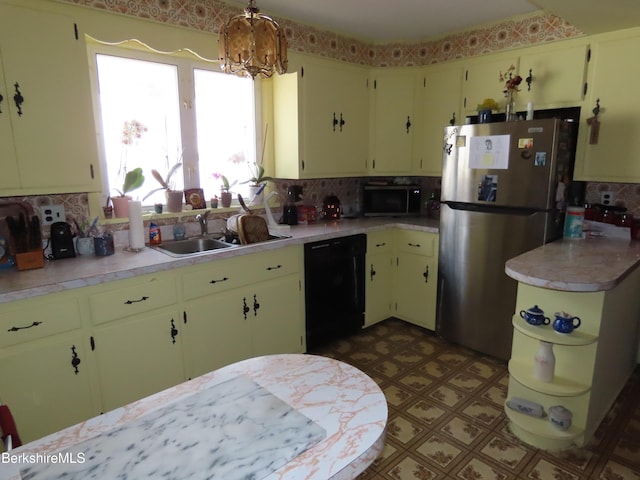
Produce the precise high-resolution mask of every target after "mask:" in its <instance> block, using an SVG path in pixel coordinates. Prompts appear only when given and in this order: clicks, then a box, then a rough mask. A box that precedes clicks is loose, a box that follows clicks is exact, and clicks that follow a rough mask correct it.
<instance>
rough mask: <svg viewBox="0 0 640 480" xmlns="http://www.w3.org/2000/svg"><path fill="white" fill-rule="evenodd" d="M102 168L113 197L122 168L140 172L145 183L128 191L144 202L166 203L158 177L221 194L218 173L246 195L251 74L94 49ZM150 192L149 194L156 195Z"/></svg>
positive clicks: (251, 151)
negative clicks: (180, 164)
mask: <svg viewBox="0 0 640 480" xmlns="http://www.w3.org/2000/svg"><path fill="white" fill-rule="evenodd" d="M95 51H96V71H97V78H98V92H99V94H98V97H99V98H98V100H99V106H100V120H101V128H102V135H103V144H104V165H103V168H104V172H105V175H104V176H105V177H106V179H107V182H108V185H105V188H107V189H108V191H109V193H110V194H111V195H117V194H118V192H117V190H122V185H123V180H124V175H125V174H126V172H127V171H129V170H131V169H133V168H136V167H140V168H142V169H143V172H144V176H145V182H144V184H143V186H142V187H141V188H140V189H138V190H135V191H133V192H131V193H130V194H131V195H132V196H133V197H138V198H140V199H144V201H143V203H144V204H145V205H152V204H154V203H165V198H164V192H162V187H161V184H160V182H158V181H156V180H155V179H154V177H153V175H152V172H151V170H152V169H155V170H157V171H158V173H160V175H161V176H162V177H163V179H166V176H167V174H168V172H169V171H170V169H171V168H172V167H173V166H174V165H175V164H176V163H179V162H181V163H182V167H181V168H178V170H176V173H175V174H174V175H173V176H172V177H171V179H170V182H169V183H170V187H171V188H173V189H176V190H181V189H187V188H198V187H199V188H202V189H203V190H204V193H205V198H207V199H208V198H212V197H213V196H214V195H219V193H220V186H221V180H220V179H219V176H218V174H222V175H224V176H225V177H227V179H228V180H229V182H230V183H233V182H237V184H236V185H235V186H234V187H233V189H232V191H233V192H237V193H242V194H245V193H246V191H245V190H246V189H247V187H246V185H244V184H242V183H241V182H244V181H246V180H247V179H248V178H249V164H250V163H253V162H254V161H255V145H256V135H255V118H256V111H255V94H254V83H253V81H252V80H251V79H248V78H244V77H236V76H233V75H227V74H224V73H222V72H220V70H219V66H218V64H217V63H213V62H211V63H209V62H205V61H198V60H191V59H185V58H183V57H173V56H169V55H163V54H151V53H146V52H139V51H134V50H131V49H125V48H116V47H107V46H100V47H95ZM154 190H155V192H154Z"/></svg>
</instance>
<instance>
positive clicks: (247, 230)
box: [238, 215, 269, 245]
mask: <svg viewBox="0 0 640 480" xmlns="http://www.w3.org/2000/svg"><path fill="white" fill-rule="evenodd" d="M238 237H240V243H241V244H242V245H249V244H251V243H258V242H264V241H266V240H269V227H268V226H267V221H266V220H265V219H264V218H262V217H259V216H257V215H241V216H240V217H238Z"/></svg>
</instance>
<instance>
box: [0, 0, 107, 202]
mask: <svg viewBox="0 0 640 480" xmlns="http://www.w3.org/2000/svg"><path fill="white" fill-rule="evenodd" d="M0 88H1V90H0V95H2V96H3V97H4V100H3V101H2V102H0V110H1V111H2V113H0V143H1V146H0V152H2V159H3V162H2V163H3V175H2V179H0V195H2V196H6V195H27V194H41V193H64V192H86V191H96V190H97V188H98V180H97V179H96V178H94V175H93V171H94V167H93V165H95V164H96V162H97V154H98V152H97V146H96V130H95V125H94V120H93V118H94V117H93V113H92V102H91V94H90V86H89V68H88V62H87V53H86V49H85V42H84V35H83V33H82V32H81V31H79V30H78V26H77V25H76V24H75V23H74V21H73V20H72V19H71V18H68V17H66V16H64V15H59V14H54V13H48V12H42V11H35V10H31V9H27V8H21V7H16V6H13V5H8V4H4V3H0ZM5 169H6V173H5ZM95 170H96V172H97V168H95Z"/></svg>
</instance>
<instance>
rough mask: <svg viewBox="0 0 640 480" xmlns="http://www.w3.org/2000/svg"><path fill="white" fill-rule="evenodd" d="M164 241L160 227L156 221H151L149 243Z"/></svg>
mask: <svg viewBox="0 0 640 480" xmlns="http://www.w3.org/2000/svg"><path fill="white" fill-rule="evenodd" d="M161 243H162V235H160V228H159V227H158V225H157V224H156V223H155V222H153V221H152V222H150V223H149V245H160V244H161Z"/></svg>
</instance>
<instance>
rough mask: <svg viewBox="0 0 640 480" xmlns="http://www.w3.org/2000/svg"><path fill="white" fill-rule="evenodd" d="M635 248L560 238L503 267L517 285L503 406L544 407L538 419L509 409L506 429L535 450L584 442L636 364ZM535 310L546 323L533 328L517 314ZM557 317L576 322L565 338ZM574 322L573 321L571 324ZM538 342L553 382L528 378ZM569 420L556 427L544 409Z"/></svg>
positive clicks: (639, 307) (639, 273)
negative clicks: (561, 411)
mask: <svg viewBox="0 0 640 480" xmlns="http://www.w3.org/2000/svg"><path fill="white" fill-rule="evenodd" d="M639 263H640V242H630V241H629V240H621V239H613V238H587V239H577V240H567V239H563V240H558V241H556V242H552V243H549V244H547V245H544V246H542V247H540V248H537V249H535V250H532V251H530V252H527V253H525V254H523V255H520V256H518V257H516V258H514V259H511V260H509V261H508V262H507V263H506V266H505V271H506V273H507V275H509V276H510V277H512V278H514V279H515V280H517V281H518V282H519V283H518V296H517V300H516V310H515V312H514V316H513V321H512V323H513V328H514V335H513V345H512V356H511V360H510V361H509V373H510V379H509V392H508V398H507V402H508V403H509V404H513V402H509V400H512V399H514V398H515V399H524V400H526V401H530V402H535V403H536V404H539V405H541V406H542V408H543V411H544V414H543V416H542V417H539V416H531V415H527V414H525V413H522V412H520V411H517V410H514V409H513V408H510V407H509V406H508V405H507V403H506V404H505V412H506V414H507V416H508V418H509V420H510V429H511V430H512V432H513V433H514V434H515V435H516V436H518V437H519V438H520V439H521V440H523V441H525V442H527V443H529V444H531V445H534V446H536V447H538V448H543V449H548V450H555V449H562V448H567V447H570V446H571V445H577V446H583V445H586V444H588V443H589V441H590V440H591V438H592V437H593V435H594V433H595V431H596V429H597V428H598V425H600V423H601V422H602V420H603V419H604V416H605V415H606V413H607V411H608V410H609V409H610V407H611V406H612V405H613V402H614V401H615V399H616V397H617V396H618V394H619V393H620V391H621V390H622V388H623V386H624V384H625V383H626V382H627V380H628V379H629V377H630V375H631V373H632V371H633V370H634V368H635V367H636V363H637V351H638V330H639V329H638V324H639V322H638V320H639V319H640V297H639V296H638V294H637V292H638V288H639V287H640V269H638V268H637V267H638V264H639ZM535 305H537V306H538V307H539V308H540V309H542V310H543V311H544V315H545V316H547V317H549V318H550V323H549V324H548V325H540V326H533V325H530V324H528V323H527V322H526V321H525V320H524V319H523V318H521V316H520V314H519V313H520V311H521V310H527V309H530V308H532V307H534V306H535ZM555 312H567V313H568V314H570V315H571V316H577V317H579V318H580V319H581V324H580V326H579V327H578V328H576V329H575V330H574V331H573V332H571V333H569V334H561V333H558V332H556V331H555V330H554V329H553V327H552V325H553V321H554V314H555ZM576 323H577V322H576ZM541 342H545V344H551V345H552V351H553V352H554V356H555V371H554V376H553V380H552V381H551V382H546V381H542V380H540V379H539V378H538V377H536V375H535V374H534V357H535V356H536V353H537V352H538V350H539V349H540V348H541ZM556 405H561V406H563V407H565V408H566V409H568V410H570V411H571V412H572V414H573V420H572V425H571V426H570V428H569V429H567V430H560V429H558V428H556V427H554V426H553V425H552V424H551V423H550V421H549V417H548V412H549V408H550V407H552V406H556Z"/></svg>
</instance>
